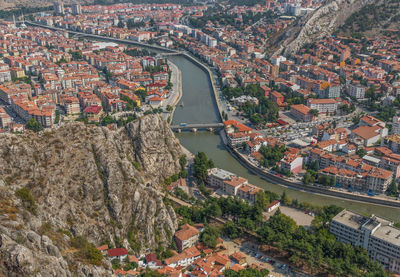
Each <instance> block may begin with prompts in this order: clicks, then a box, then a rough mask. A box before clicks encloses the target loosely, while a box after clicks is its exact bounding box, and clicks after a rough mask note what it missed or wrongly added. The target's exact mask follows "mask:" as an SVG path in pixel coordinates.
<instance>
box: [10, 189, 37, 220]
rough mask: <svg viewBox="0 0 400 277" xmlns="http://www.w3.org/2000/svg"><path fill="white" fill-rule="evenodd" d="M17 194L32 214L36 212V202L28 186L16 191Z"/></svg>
mask: <svg viewBox="0 0 400 277" xmlns="http://www.w3.org/2000/svg"><path fill="white" fill-rule="evenodd" d="M15 196H16V197H18V198H19V199H20V200H21V201H22V203H23V205H24V207H25V209H27V210H28V211H29V212H30V213H32V214H36V209H37V206H36V202H35V199H34V198H33V196H32V194H31V192H30V190H29V189H28V188H21V189H19V190H17V191H15Z"/></svg>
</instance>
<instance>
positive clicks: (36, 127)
mask: <svg viewBox="0 0 400 277" xmlns="http://www.w3.org/2000/svg"><path fill="white" fill-rule="evenodd" d="M25 128H26V129H28V130H32V131H34V132H40V131H41V130H43V126H42V124H40V122H37V121H36V119H34V118H31V119H29V120H28V122H26V124H25Z"/></svg>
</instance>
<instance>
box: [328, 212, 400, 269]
mask: <svg viewBox="0 0 400 277" xmlns="http://www.w3.org/2000/svg"><path fill="white" fill-rule="evenodd" d="M392 224H393V222H391V221H389V220H387V219H384V218H380V217H377V216H374V215H372V216H371V217H370V218H368V217H365V216H363V215H360V214H356V213H354V212H351V211H348V210H343V211H341V212H340V213H339V214H338V215H336V216H335V217H334V218H333V219H332V222H331V224H330V231H331V233H332V234H334V235H335V236H336V238H337V239H338V240H339V241H341V242H344V243H348V244H351V245H354V246H360V247H363V248H365V249H366V250H367V251H368V255H369V257H370V258H371V259H373V260H375V261H377V262H379V263H381V264H382V265H383V267H384V268H385V269H386V270H390V271H393V272H395V273H400V229H398V228H395V227H393V226H392Z"/></svg>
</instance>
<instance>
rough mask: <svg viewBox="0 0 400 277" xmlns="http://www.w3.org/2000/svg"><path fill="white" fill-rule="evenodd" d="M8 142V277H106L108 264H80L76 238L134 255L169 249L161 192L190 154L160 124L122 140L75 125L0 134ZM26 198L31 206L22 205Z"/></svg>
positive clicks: (1, 148) (4, 146) (0, 268)
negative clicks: (119, 246)
mask: <svg viewBox="0 0 400 277" xmlns="http://www.w3.org/2000/svg"><path fill="white" fill-rule="evenodd" d="M0 142H1V143H0V176H1V177H0V261H1V263H0V275H2V276H32V275H33V274H36V276H72V275H77V276H108V275H109V274H110V271H109V270H108V269H107V268H109V263H108V262H105V261H104V260H103V264H102V265H99V266H94V265H90V264H89V265H88V264H87V263H85V262H84V261H82V260H80V259H76V255H74V253H75V252H76V250H74V248H73V247H71V243H70V241H71V238H75V237H77V236H81V237H84V238H87V240H88V241H89V242H92V243H93V244H94V245H96V246H97V245H99V244H100V243H103V242H106V241H108V242H110V243H111V244H114V245H116V244H122V245H123V246H125V247H127V248H128V249H132V250H133V251H135V252H136V253H139V252H142V251H144V250H145V249H155V248H156V247H157V246H159V245H164V246H165V245H167V244H169V242H170V239H171V236H172V234H173V233H174V231H175V229H176V228H177V219H176V215H175V213H174V211H173V209H172V207H171V206H169V205H166V204H164V201H163V195H162V194H161V193H160V191H161V188H162V184H163V182H164V180H165V178H168V177H170V176H171V175H173V174H175V173H177V172H178V171H179V169H180V166H179V161H178V160H179V157H180V156H181V155H182V152H181V146H180V144H179V141H178V140H177V139H176V138H175V136H174V134H173V132H172V131H171V129H170V128H169V127H168V126H167V124H166V122H165V121H163V120H162V119H161V118H160V117H159V116H157V115H151V116H145V117H143V118H142V119H139V120H136V121H134V122H131V123H129V124H128V125H126V126H125V127H124V128H120V129H118V130H116V131H111V130H109V129H108V128H106V127H97V126H90V125H83V124H80V123H71V124H68V125H65V126H63V127H61V128H59V129H58V130H56V131H54V130H45V131H43V132H41V133H39V134H34V133H30V132H28V133H25V134H0ZM21 189H22V190H24V191H25V192H26V191H28V193H29V194H30V195H31V197H32V198H33V200H30V198H29V197H25V198H24V197H21V196H19V197H17V196H18V193H19V192H20V191H21Z"/></svg>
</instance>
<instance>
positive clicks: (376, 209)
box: [168, 56, 400, 222]
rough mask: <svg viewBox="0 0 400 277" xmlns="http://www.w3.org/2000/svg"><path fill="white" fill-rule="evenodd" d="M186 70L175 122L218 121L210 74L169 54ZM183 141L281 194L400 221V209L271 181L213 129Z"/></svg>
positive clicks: (194, 150) (220, 164)
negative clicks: (231, 149)
mask: <svg viewBox="0 0 400 277" xmlns="http://www.w3.org/2000/svg"><path fill="white" fill-rule="evenodd" d="M168 59H170V60H171V62H173V63H175V64H176V65H177V66H178V68H179V69H180V70H181V72H182V92H183V93H182V99H181V102H183V103H184V105H183V107H181V106H178V107H177V108H176V110H175V114H174V119H173V124H174V125H178V124H180V123H209V122H217V121H218V116H217V108H216V104H215V101H214V99H213V92H212V89H211V85H210V81H209V78H208V75H207V74H206V73H205V72H204V71H203V70H201V69H200V68H199V67H198V66H196V65H195V64H193V63H192V62H191V61H189V60H187V59H186V58H184V57H181V56H174V57H169V58H168ZM176 136H177V137H178V139H179V140H180V142H181V144H182V145H183V146H184V147H186V148H187V149H188V150H190V151H191V152H192V153H197V152H199V151H202V152H205V153H206V154H207V156H208V157H210V158H211V159H212V160H213V161H214V163H215V165H216V166H217V167H219V168H223V169H225V170H228V171H231V172H233V173H235V174H237V175H240V176H242V177H244V178H247V179H248V180H249V182H250V183H252V184H254V185H256V186H258V187H261V188H263V189H265V190H269V191H273V192H275V193H278V194H281V193H282V192H283V191H286V193H287V195H288V196H289V197H290V198H291V199H297V200H299V201H301V202H308V203H312V204H314V205H319V206H323V205H329V204H336V205H339V206H342V207H344V208H347V209H351V210H353V211H355V212H358V213H362V214H366V215H370V214H376V215H380V216H383V217H386V218H390V219H392V220H394V221H396V222H400V209H398V208H389V207H384V206H378V205H373V204H366V203H361V202H355V201H349V200H342V199H337V198H332V197H327V196H322V195H318V194H312V193H307V192H301V191H297V190H293V189H290V188H286V187H283V186H280V185H276V184H272V183H270V182H267V181H265V180H263V179H261V178H260V177H258V176H257V175H255V174H253V173H251V172H250V171H249V170H247V169H246V168H245V167H243V166H242V165H241V164H240V163H239V162H238V161H237V160H236V159H235V158H233V157H232V156H231V155H230V154H229V152H228V151H226V150H225V146H224V144H223V143H222V141H221V138H220V136H219V135H217V134H214V133H210V132H199V133H191V132H183V133H180V134H176Z"/></svg>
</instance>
